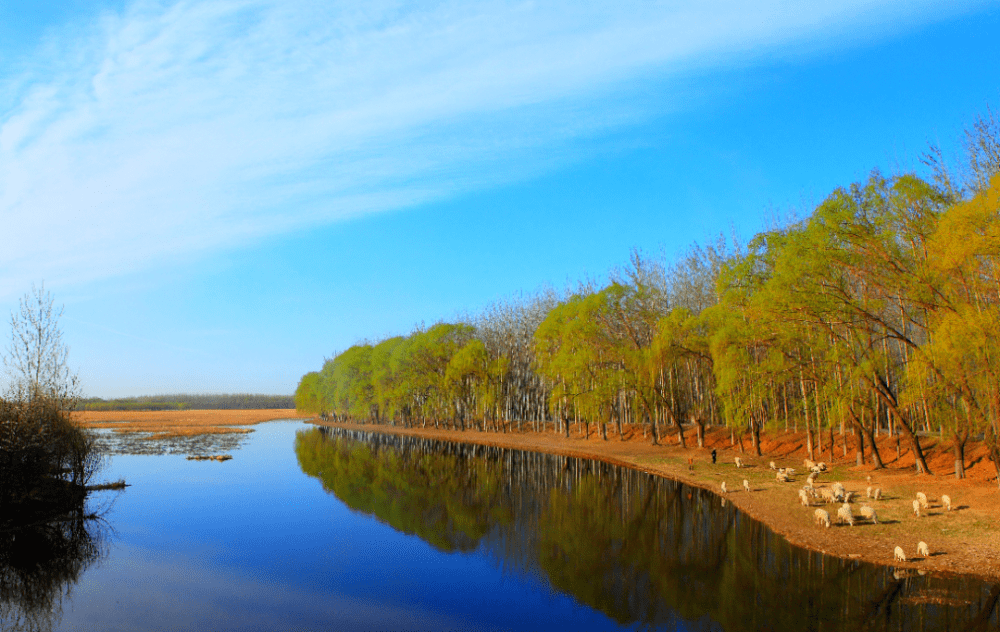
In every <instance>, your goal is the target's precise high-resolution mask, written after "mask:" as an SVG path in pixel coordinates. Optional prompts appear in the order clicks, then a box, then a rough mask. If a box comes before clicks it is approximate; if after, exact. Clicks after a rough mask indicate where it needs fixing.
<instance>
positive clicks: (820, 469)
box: [816, 461, 826, 472]
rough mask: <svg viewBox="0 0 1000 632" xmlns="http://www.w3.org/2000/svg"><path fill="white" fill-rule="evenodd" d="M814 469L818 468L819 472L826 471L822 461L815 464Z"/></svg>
mask: <svg viewBox="0 0 1000 632" xmlns="http://www.w3.org/2000/svg"><path fill="white" fill-rule="evenodd" d="M816 467H818V468H819V471H820V472H825V471H826V463H824V462H823V461H820V462H819V463H817V464H816Z"/></svg>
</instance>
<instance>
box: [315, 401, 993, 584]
mask: <svg viewBox="0 0 1000 632" xmlns="http://www.w3.org/2000/svg"><path fill="white" fill-rule="evenodd" d="M313 423H317V424H319V425H328V426H336V427H342V428H351V429H356V430H367V431H378V432H386V433H393V434H401V435H412V436H421V437H429V438H435V439H447V440H452V441H464V442H468V443H478V444H482V445H491V446H498V447H507V448H516V449H522V450H534V451H540V452H548V453H552V454H562V455H566V456H576V457H586V458H594V459H600V460H602V461H606V462H609V463H615V464H619V465H624V466H627V467H633V468H636V469H639V470H643V471H646V472H650V473H653V474H658V475H661V476H665V477H668V478H672V479H675V480H679V481H682V482H684V483H687V484H690V485H695V486H698V487H703V488H706V489H709V490H712V491H714V492H716V493H718V494H719V495H720V497H724V498H725V499H726V500H727V501H728V502H732V503H733V504H734V505H736V506H737V507H739V508H740V509H741V510H742V511H744V512H746V513H747V514H749V515H750V516H752V517H753V518H755V519H757V520H759V521H761V522H763V523H765V524H767V525H768V526H769V527H770V528H771V529H773V530H774V531H776V532H777V533H780V534H782V535H784V536H785V537H786V538H787V539H788V540H789V541H790V542H792V543H793V544H796V545H798V546H801V547H804V548H809V549H812V550H817V551H822V552H824V553H827V554H829V555H835V556H838V557H844V558H857V559H862V560H865V561H869V562H875V563H879V564H893V565H895V566H900V567H908V568H912V569H917V570H927V571H933V572H942V573H963V574H973V575H978V576H981V577H986V578H990V579H1000V531H998V529H997V525H998V524H1000V490H998V487H997V484H996V481H995V478H994V477H995V471H994V469H993V464H992V463H991V462H990V461H988V460H987V459H986V458H985V450H984V449H983V448H982V447H981V446H971V447H970V448H969V449H968V450H967V452H966V457H967V462H968V464H967V465H968V470H967V478H966V479H965V480H962V481H959V480H956V479H955V478H954V476H953V475H952V472H953V457H952V454H951V451H950V446H949V445H948V444H947V442H941V441H940V440H939V439H937V438H924V439H922V440H921V445H922V447H924V448H925V449H926V451H927V460H928V465H929V467H930V468H931V470H932V471H933V472H934V475H917V474H915V472H914V469H913V457H912V455H911V454H909V450H908V449H907V447H906V444H905V442H904V443H902V444H901V445H900V454H899V456H898V457H897V452H896V440H895V437H885V436H882V437H880V438H879V441H878V444H879V450H880V452H881V454H882V459H883V461H884V462H885V463H886V468H885V469H881V470H875V469H874V466H872V465H871V464H867V465H863V466H857V465H855V461H856V457H855V452H854V447H853V446H854V443H853V437H852V436H850V435H847V436H846V437H841V436H839V435H838V436H836V437H835V444H836V445H835V447H834V450H833V454H831V451H830V449H829V447H828V445H827V444H828V443H829V436H826V437H824V451H823V453H822V454H817V455H816V457H817V458H816V460H817V461H824V462H826V463H827V465H828V466H829V467H830V471H829V472H827V473H825V474H823V475H821V476H820V477H819V479H818V480H817V482H816V486H817V487H823V486H827V485H830V484H832V483H833V482H835V481H840V482H841V483H843V485H844V487H845V488H847V489H848V490H853V491H856V492H860V497H861V498H860V499H859V500H855V501H854V505H853V509H854V511H853V512H854V514H855V518H856V519H855V526H853V527H850V526H848V525H846V524H844V525H838V524H836V521H835V520H834V521H833V524H832V526H831V527H830V528H824V527H822V526H818V525H816V524H815V523H814V522H813V512H814V511H815V508H816V507H823V508H825V509H826V510H827V511H829V512H830V515H831V517H832V518H835V517H836V507H837V506H836V505H821V504H820V503H819V501H813V506H812V507H809V508H806V507H803V506H802V505H801V504H800V502H799V498H798V490H799V489H800V488H801V487H802V485H803V484H804V483H805V474H804V469H803V467H802V462H803V459H805V458H806V456H807V455H806V450H805V433H795V432H777V433H771V434H768V435H763V436H762V437H761V439H762V440H761V448H762V450H763V452H764V456H762V457H755V456H751V454H752V452H751V449H750V443H749V441H748V440H746V439H744V445H745V448H746V451H745V452H742V453H741V451H740V449H739V445H738V444H737V445H736V446H733V445H730V433H729V431H728V430H726V429H724V428H715V429H711V430H709V431H708V432H707V434H706V440H705V447H704V448H697V447H689V448H686V449H685V448H681V447H680V446H678V445H676V438H674V437H668V438H667V441H669V442H671V443H672V445H660V446H653V445H650V442H649V439H648V438H644V437H643V435H642V431H641V430H638V431H635V432H632V431H630V430H628V429H626V431H625V440H624V441H622V440H621V438H620V437H618V436H615V435H613V434H611V433H609V435H608V440H607V441H605V440H603V439H601V437H600V436H599V434H598V433H597V432H596V430H595V429H594V428H591V436H590V437H589V438H587V439H584V438H583V436H582V434H580V433H579V432H578V431H577V429H576V428H574V429H573V432H572V433H571V435H570V437H569V438H566V437H563V436H562V435H557V434H554V433H552V432H551V431H548V432H545V433H535V432H517V431H513V432H508V433H494V432H488V433H487V432H480V431H474V430H467V431H453V430H443V429H434V428H412V429H407V428H400V427H393V426H381V425H379V426H373V425H357V424H341V423H330V422H322V421H319V420H314V421H313ZM688 434H689V439H688V445H689V446H693V445H695V444H696V442H695V441H694V433H693V432H690V433H688ZM844 439H847V440H848V442H849V447H848V450H847V457H846V458H845V457H844V455H843V440H844ZM713 448H714V449H715V450H716V451H717V454H718V461H717V463H716V464H715V465H713V464H712V462H711V457H710V453H711V451H712V449H713ZM737 456H739V457H741V458H742V460H743V462H744V464H745V467H743V468H742V469H738V468H736V466H735V464H734V457H737ZM771 461H774V463H775V465H776V466H777V467H794V468H796V469H797V470H798V471H797V473H796V475H795V476H794V477H793V481H792V482H791V483H779V482H778V481H776V480H775V476H774V472H773V471H772V470H771V469H770V462H771ZM868 476H871V483H868V481H867V477H868ZM744 479H746V480H747V481H748V483H749V484H750V489H751V491H750V492H749V493H747V492H745V491H743V480H744ZM723 481H725V482H726V486H727V487H728V489H729V492H728V493H726V494H722V492H721V489H720V483H722V482H723ZM869 485H871V486H874V487H880V488H881V489H882V493H883V500H877V501H876V500H867V499H866V498H865V496H866V490H867V487H868V486H869ZM737 490H738V491H737ZM918 491H922V492H924V493H925V494H927V497H928V499H929V500H930V503H929V504H930V506H929V507H928V508H927V509H926V510H923V511H921V515H920V517H919V518H918V517H916V516H915V515H914V514H913V509H912V501H913V500H914V499H915V498H916V493H917V492H918ZM942 494H947V495H948V496H950V497H951V499H952V507H953V509H954V510H953V511H946V510H945V508H944V507H943V506H942V503H941V501H940V498H941V495H942ZM862 504H868V505H869V506H871V507H873V508H874V509H875V510H876V511H877V512H878V519H879V524H871V523H870V522H868V521H862V520H859V519H857V516H858V514H859V511H858V508H859V507H860V506H861V505H862ZM919 541H924V542H926V543H927V544H928V545H929V548H930V555H929V556H926V557H921V556H918V555H917V543H918V542H919ZM896 546H901V547H902V548H903V549H904V551H905V552H906V555H907V558H908V559H909V560H910V561H909V562H906V563H894V562H893V550H894V549H895V547H896Z"/></svg>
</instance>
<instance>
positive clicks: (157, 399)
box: [78, 393, 295, 411]
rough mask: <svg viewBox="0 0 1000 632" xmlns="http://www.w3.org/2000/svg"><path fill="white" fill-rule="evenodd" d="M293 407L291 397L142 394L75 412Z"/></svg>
mask: <svg viewBox="0 0 1000 632" xmlns="http://www.w3.org/2000/svg"><path fill="white" fill-rule="evenodd" d="M271 408H295V398H294V397H292V396H291V395H256V394H249V393H238V394H235V395H184V394H182V395H143V396H141V397H122V398H120V399H101V398H99V397H92V398H89V399H83V400H80V404H79V406H78V409H79V410H97V411H106V410H265V409H271Z"/></svg>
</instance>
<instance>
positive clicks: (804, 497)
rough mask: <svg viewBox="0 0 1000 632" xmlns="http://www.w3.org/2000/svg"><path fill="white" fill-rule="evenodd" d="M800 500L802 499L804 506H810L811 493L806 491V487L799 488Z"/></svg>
mask: <svg viewBox="0 0 1000 632" xmlns="http://www.w3.org/2000/svg"><path fill="white" fill-rule="evenodd" d="M799 500H800V501H802V506H803V507H808V506H809V494H807V493H806V490H804V489H800V490H799Z"/></svg>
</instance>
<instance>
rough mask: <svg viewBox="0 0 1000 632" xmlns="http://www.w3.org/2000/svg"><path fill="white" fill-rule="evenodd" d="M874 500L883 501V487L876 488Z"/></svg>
mask: <svg viewBox="0 0 1000 632" xmlns="http://www.w3.org/2000/svg"><path fill="white" fill-rule="evenodd" d="M872 499H874V500H882V488H881V487H876V488H875V491H873V492H872Z"/></svg>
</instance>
